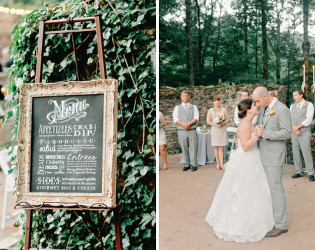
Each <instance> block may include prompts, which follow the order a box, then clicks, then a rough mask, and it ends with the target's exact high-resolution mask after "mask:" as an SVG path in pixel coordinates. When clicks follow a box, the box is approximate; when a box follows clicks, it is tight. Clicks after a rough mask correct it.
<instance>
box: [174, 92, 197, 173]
mask: <svg viewBox="0 0 315 250" xmlns="http://www.w3.org/2000/svg"><path fill="white" fill-rule="evenodd" d="M180 99H181V100H182V103H181V104H180V105H177V106H176V107H175V109H174V111H173V121H174V123H175V124H176V128H177V135H178V141H179V144H180V147H181V149H182V152H183V154H184V156H185V165H184V168H183V171H186V170H188V169H189V168H190V166H191V170H192V171H196V170H197V132H196V123H197V122H198V121H199V111H198V109H197V107H196V105H193V104H191V103H190V102H189V100H190V95H189V93H188V91H187V90H183V91H182V92H181V94H180Z"/></svg>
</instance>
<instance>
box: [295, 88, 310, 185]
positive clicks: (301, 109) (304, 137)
mask: <svg viewBox="0 0 315 250" xmlns="http://www.w3.org/2000/svg"><path fill="white" fill-rule="evenodd" d="M293 99H294V101H295V103H294V104H292V105H291V107H290V111H291V116H292V149H293V159H294V167H295V174H294V175H293V176H292V178H299V177H302V176H303V172H302V159H301V153H300V150H301V151H302V154H303V158H304V162H305V166H306V172H307V174H308V176H309V180H310V181H314V180H315V178H314V166H313V158H312V149H311V138H312V133H311V128H310V125H311V123H312V121H313V116H314V105H313V104H312V103H311V102H308V101H305V100H304V98H303V92H302V90H300V89H298V90H295V91H294V92H293Z"/></svg>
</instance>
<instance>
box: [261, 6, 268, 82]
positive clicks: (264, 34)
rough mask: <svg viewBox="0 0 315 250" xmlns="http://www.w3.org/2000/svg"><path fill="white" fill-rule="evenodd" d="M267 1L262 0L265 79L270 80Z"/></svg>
mask: <svg viewBox="0 0 315 250" xmlns="http://www.w3.org/2000/svg"><path fill="white" fill-rule="evenodd" d="M267 1H268V0H261V1H260V10H261V31H262V49H263V79H264V80H268V44H267Z"/></svg>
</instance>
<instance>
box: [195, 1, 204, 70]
mask: <svg viewBox="0 0 315 250" xmlns="http://www.w3.org/2000/svg"><path fill="white" fill-rule="evenodd" d="M195 2H196V7H197V20H198V62H199V70H200V69H202V68H203V65H202V62H201V52H202V34H201V24H200V6H199V3H198V0H195Z"/></svg>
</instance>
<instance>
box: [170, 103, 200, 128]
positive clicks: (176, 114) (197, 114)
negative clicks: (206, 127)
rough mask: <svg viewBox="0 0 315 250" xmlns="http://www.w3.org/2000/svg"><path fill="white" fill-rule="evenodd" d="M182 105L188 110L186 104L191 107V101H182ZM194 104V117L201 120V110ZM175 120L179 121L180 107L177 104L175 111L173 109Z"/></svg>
mask: <svg viewBox="0 0 315 250" xmlns="http://www.w3.org/2000/svg"><path fill="white" fill-rule="evenodd" d="M181 105H183V107H184V109H185V110H186V105H187V107H189V105H190V103H189V102H188V103H186V104H184V103H183V102H182V104H181ZM192 106H193V108H194V119H196V120H197V121H199V111H198V108H197V106H196V105H192ZM173 121H174V123H175V124H176V122H177V121H179V118H178V107H177V106H176V107H175V108H174V111H173Z"/></svg>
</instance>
